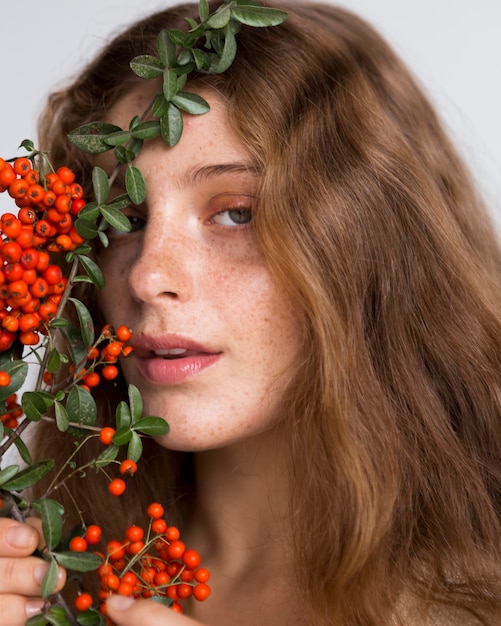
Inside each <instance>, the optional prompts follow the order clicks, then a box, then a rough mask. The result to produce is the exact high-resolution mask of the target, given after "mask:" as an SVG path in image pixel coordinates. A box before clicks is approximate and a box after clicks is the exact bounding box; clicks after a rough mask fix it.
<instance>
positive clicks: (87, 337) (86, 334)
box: [68, 298, 94, 347]
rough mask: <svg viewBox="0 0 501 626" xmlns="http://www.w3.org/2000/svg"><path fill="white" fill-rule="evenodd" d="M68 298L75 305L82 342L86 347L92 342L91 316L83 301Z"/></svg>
mask: <svg viewBox="0 0 501 626" xmlns="http://www.w3.org/2000/svg"><path fill="white" fill-rule="evenodd" d="M68 300H70V301H71V302H73V304H74V306H75V309H76V311H77V315H78V319H79V321H80V332H81V334H82V339H83V342H84V344H85V345H86V346H87V347H88V346H90V345H92V343H93V342H94V322H93V321H92V316H91V314H90V313H89V309H88V308H87V307H86V306H85V304H84V303H83V302H81V301H80V300H77V299H76V298H68Z"/></svg>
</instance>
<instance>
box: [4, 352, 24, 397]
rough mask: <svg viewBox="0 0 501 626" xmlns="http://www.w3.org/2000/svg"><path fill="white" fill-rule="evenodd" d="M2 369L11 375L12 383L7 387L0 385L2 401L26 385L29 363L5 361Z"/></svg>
mask: <svg viewBox="0 0 501 626" xmlns="http://www.w3.org/2000/svg"><path fill="white" fill-rule="evenodd" d="M1 369H2V371H3V372H7V374H9V376H10V383H9V384H8V385H7V387H0V402H3V401H4V400H5V399H6V398H8V397H9V396H10V395H11V394H13V393H15V392H16V391H19V389H21V387H22V386H23V385H24V381H25V380H26V376H27V375H28V364H27V363H25V362H24V361H18V360H15V361H11V360H8V361H4V362H3V363H2V366H1Z"/></svg>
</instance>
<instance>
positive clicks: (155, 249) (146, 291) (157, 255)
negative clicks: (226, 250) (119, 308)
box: [129, 218, 196, 304]
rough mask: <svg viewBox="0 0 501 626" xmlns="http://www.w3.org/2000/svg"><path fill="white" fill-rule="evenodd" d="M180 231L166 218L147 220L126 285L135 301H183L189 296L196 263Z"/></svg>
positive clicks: (185, 236) (191, 292) (187, 239)
mask: <svg viewBox="0 0 501 626" xmlns="http://www.w3.org/2000/svg"><path fill="white" fill-rule="evenodd" d="M181 231H182V229H181V228H176V227H175V225H174V224H173V223H172V222H169V223H168V222H167V220H166V219H165V218H164V219H163V220H162V222H159V221H158V220H155V221H154V220H149V221H148V223H147V225H146V227H145V229H144V233H143V237H142V244H141V246H140V248H139V251H138V255H137V257H136V258H135V260H134V261H133V263H132V266H131V268H130V270H129V288H130V291H131V294H132V296H133V298H134V299H135V300H137V301H138V302H140V303H148V304H154V303H156V302H159V303H160V302H162V301H165V300H176V301H180V302H184V301H187V300H189V299H190V298H191V297H192V294H193V285H194V273H193V270H194V268H195V266H196V264H195V261H194V257H193V243H192V242H191V241H190V238H189V237H188V236H187V235H186V234H183V233H182V232H181Z"/></svg>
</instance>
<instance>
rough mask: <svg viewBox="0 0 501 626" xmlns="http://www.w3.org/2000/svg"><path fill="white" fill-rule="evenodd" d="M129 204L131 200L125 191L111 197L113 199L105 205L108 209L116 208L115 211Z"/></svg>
mask: <svg viewBox="0 0 501 626" xmlns="http://www.w3.org/2000/svg"><path fill="white" fill-rule="evenodd" d="M130 204H131V200H130V198H129V196H128V195H127V194H126V193H123V194H120V195H119V196H116V197H115V198H113V200H111V201H110V202H108V203H107V204H106V205H105V206H106V207H108V208H109V209H116V210H117V211H122V210H123V209H125V208H126V207H128V206H130ZM101 208H102V207H101Z"/></svg>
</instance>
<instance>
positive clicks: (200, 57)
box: [192, 48, 210, 70]
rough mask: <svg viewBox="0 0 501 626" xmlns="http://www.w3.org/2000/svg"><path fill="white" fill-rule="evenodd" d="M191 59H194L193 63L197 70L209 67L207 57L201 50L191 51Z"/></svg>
mask: <svg viewBox="0 0 501 626" xmlns="http://www.w3.org/2000/svg"><path fill="white" fill-rule="evenodd" d="M192 54H193V58H194V59H195V63H196V66H197V70H203V69H206V68H208V67H209V65H210V62H209V57H208V56H207V54H206V53H205V52H204V51H203V50H199V49H198V48H193V50H192Z"/></svg>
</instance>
